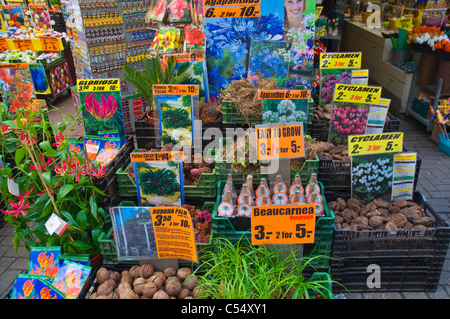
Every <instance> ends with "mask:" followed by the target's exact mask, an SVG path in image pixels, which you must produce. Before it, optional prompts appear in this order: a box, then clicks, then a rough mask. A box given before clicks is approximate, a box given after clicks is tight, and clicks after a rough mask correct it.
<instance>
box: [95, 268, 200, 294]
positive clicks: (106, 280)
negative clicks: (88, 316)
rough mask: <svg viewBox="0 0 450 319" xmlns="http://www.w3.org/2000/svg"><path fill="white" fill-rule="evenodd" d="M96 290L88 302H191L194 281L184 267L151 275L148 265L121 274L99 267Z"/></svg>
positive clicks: (194, 285) (153, 270)
mask: <svg viewBox="0 0 450 319" xmlns="http://www.w3.org/2000/svg"><path fill="white" fill-rule="evenodd" d="M96 279H97V283H98V287H97V289H96V290H95V291H94V292H93V293H92V294H91V295H90V296H89V299H193V298H194V296H195V287H196V285H197V282H198V277H197V276H196V275H194V274H192V270H191V269H190V268H187V267H183V268H180V269H178V270H177V269H175V268H172V267H169V268H166V269H164V271H155V268H154V266H153V265H152V264H144V265H141V266H138V265H135V266H132V267H131V268H130V269H129V270H123V271H122V272H118V271H114V270H108V269H106V268H105V267H101V268H100V269H99V270H98V271H97V274H96Z"/></svg>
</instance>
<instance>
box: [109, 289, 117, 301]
mask: <svg viewBox="0 0 450 319" xmlns="http://www.w3.org/2000/svg"><path fill="white" fill-rule="evenodd" d="M108 297H109V299H119V294H118V293H117V291H112V292H111V293H110V294H109V295H108Z"/></svg>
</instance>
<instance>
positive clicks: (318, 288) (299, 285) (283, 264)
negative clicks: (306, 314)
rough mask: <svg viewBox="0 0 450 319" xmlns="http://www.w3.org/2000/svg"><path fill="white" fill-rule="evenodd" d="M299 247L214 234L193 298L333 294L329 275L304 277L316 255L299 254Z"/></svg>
mask: <svg viewBox="0 0 450 319" xmlns="http://www.w3.org/2000/svg"><path fill="white" fill-rule="evenodd" d="M297 255H298V251H295V250H290V249H289V248H285V250H284V251H280V250H278V249H271V248H270V247H268V246H265V245H261V246H253V245H251V244H250V243H248V242H246V241H243V240H240V241H239V242H238V243H235V244H233V243H231V242H230V241H229V240H228V239H226V238H216V239H215V240H214V242H213V244H212V245H211V246H209V247H208V249H205V251H204V254H203V255H202V257H201V258H200V267H199V268H198V269H197V270H196V273H197V275H198V276H199V282H198V284H197V288H196V294H195V296H196V298H200V299H202V298H213V299H269V298H278V299H288V298H292V299H310V298H328V297H330V296H332V292H331V291H330V290H331V284H332V283H335V281H333V280H331V279H329V278H328V277H322V276H315V277H311V278H306V277H305V274H304V270H305V268H306V267H308V266H310V267H312V265H311V262H312V261H313V260H315V259H316V258H329V257H326V256H315V257H312V258H298V257H297Z"/></svg>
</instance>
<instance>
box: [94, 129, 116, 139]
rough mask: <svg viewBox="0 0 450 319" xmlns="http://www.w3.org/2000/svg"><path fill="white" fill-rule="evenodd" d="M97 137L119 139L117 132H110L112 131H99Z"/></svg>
mask: <svg viewBox="0 0 450 319" xmlns="http://www.w3.org/2000/svg"><path fill="white" fill-rule="evenodd" d="M98 136H99V137H106V138H119V131H117V130H112V131H99V132H98Z"/></svg>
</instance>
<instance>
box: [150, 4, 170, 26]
mask: <svg viewBox="0 0 450 319" xmlns="http://www.w3.org/2000/svg"><path fill="white" fill-rule="evenodd" d="M166 10H167V5H166V0H158V1H157V2H155V6H154V7H153V9H152V11H151V14H150V20H153V21H156V22H162V21H163V20H164V16H165V15H166Z"/></svg>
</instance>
